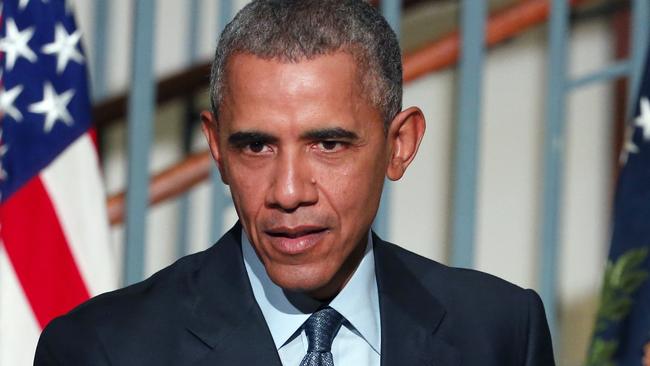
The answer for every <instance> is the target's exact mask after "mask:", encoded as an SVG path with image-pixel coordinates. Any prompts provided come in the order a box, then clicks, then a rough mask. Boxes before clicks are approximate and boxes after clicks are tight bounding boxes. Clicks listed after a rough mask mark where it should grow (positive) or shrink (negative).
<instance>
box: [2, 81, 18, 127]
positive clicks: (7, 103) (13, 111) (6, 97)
mask: <svg viewBox="0 0 650 366" xmlns="http://www.w3.org/2000/svg"><path fill="white" fill-rule="evenodd" d="M22 91H23V86H22V85H16V86H14V87H13V88H11V89H9V90H5V88H4V86H3V87H0V113H5V114H8V115H9V116H10V117H11V118H13V119H14V120H16V122H20V121H21V120H22V119H23V114H22V113H20V111H19V110H18V108H16V107H14V101H15V100H16V98H18V95H20V93H21V92H22Z"/></svg>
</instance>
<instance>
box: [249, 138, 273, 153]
mask: <svg viewBox="0 0 650 366" xmlns="http://www.w3.org/2000/svg"><path fill="white" fill-rule="evenodd" d="M269 149H270V148H269V146H268V145H267V144H265V143H264V142H261V141H257V142H252V143H250V144H248V145H246V146H245V150H248V151H249V152H252V153H254V154H259V153H262V152H265V151H269Z"/></svg>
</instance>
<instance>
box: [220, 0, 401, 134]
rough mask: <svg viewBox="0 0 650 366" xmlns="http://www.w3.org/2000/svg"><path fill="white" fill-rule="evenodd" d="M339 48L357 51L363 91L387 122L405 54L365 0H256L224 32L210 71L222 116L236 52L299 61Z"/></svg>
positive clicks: (395, 109) (397, 105) (395, 108)
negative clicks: (229, 75)
mask: <svg viewBox="0 0 650 366" xmlns="http://www.w3.org/2000/svg"><path fill="white" fill-rule="evenodd" d="M337 51H344V52H349V53H350V54H351V55H353V56H354V58H355V60H356V62H357V67H358V71H359V73H360V76H361V80H362V81H363V85H364V92H366V93H368V95H369V101H370V102H371V103H373V104H374V105H375V106H376V107H377V109H378V110H379V112H380V113H381V116H382V118H383V120H384V126H385V128H388V124H389V123H390V121H391V120H392V119H393V118H394V117H395V115H397V113H399V111H400V110H401V109H402V58H401V54H400V48H399V42H398V40H397V36H396V35H395V32H393V30H392V29H391V28H390V25H389V24H388V23H387V22H386V20H385V19H384V18H383V17H382V16H381V15H380V14H379V12H378V11H377V10H376V9H375V8H373V7H372V6H371V5H369V4H367V3H366V2H365V1H363V0H255V1H253V2H251V3H249V4H248V5H246V6H245V7H244V8H243V9H242V10H241V11H240V12H239V13H238V14H237V15H236V16H235V18H234V19H233V20H232V21H231V22H230V23H229V24H228V25H227V26H226V27H225V29H224V30H223V32H222V33H221V37H220V39H219V44H218V45H217V51H216V53H215V57H214V62H213V63H212V72H211V75H210V103H211V106H212V113H213V114H214V115H215V117H216V116H218V112H219V105H220V103H221V101H222V98H223V94H224V90H225V83H226V77H225V74H226V68H227V64H228V60H229V59H230V57H231V56H233V55H235V54H237V53H244V54H252V55H254V56H257V57H260V58H263V59H280V60H282V61H283V62H284V61H286V62H299V61H301V60H304V59H312V58H315V57H317V56H320V55H326V54H331V53H334V52H337Z"/></svg>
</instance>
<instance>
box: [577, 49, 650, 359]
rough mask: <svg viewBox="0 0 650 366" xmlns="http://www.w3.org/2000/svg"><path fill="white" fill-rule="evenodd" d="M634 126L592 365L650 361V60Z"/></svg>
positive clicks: (625, 154)
mask: <svg viewBox="0 0 650 366" xmlns="http://www.w3.org/2000/svg"><path fill="white" fill-rule="evenodd" d="M649 57H650V54H649ZM630 122H631V123H630V124H629V127H628V133H627V139H626V143H625V146H624V148H623V154H622V163H623V164H624V165H623V167H622V170H621V174H620V176H619V181H618V187H617V191H616V200H615V203H614V226H613V233H612V243H611V248H610V252H609V259H608V261H607V267H606V270H605V277H604V281H603V289H602V294H601V303H600V308H599V310H598V315H597V319H596V329H595V336H594V339H593V342H592V345H591V349H590V352H589V356H588V360H587V364H588V365H598V366H605V365H616V366H641V365H642V359H644V357H646V360H648V359H650V345H649V343H650V279H649V274H650V254H649V251H650V58H646V65H645V71H644V73H643V79H642V83H641V88H640V91H639V95H638V98H637V99H636V101H635V108H634V114H633V116H632V120H631V121H630ZM644 353H645V355H644ZM647 362H650V361H647ZM643 365H646V364H645V363H644V364H643Z"/></svg>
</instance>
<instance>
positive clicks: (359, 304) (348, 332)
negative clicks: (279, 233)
mask: <svg viewBox="0 0 650 366" xmlns="http://www.w3.org/2000/svg"><path fill="white" fill-rule="evenodd" d="M242 252H243V257H244V264H245V266H246V273H247V274H248V279H249V280H250V283H251V287H252V288H253V295H254V296H255V300H256V301H257V303H258V305H259V306H260V309H261V310H262V314H263V315H264V319H265V320H266V324H267V325H268V327H269V330H270V331H271V336H272V337H273V342H275V347H276V348H277V350H278V354H279V355H280V360H281V361H282V365H283V366H298V365H300V362H301V361H302V359H303V357H305V355H306V354H307V345H308V342H307V336H306V335H305V331H304V330H303V329H302V326H303V323H304V322H305V320H307V318H309V316H310V315H311V313H309V312H307V313H305V312H303V311H301V310H299V309H298V308H297V307H296V305H294V304H296V303H297V302H296V301H297V300H299V301H300V302H301V303H302V304H305V305H307V306H304V307H303V306H300V308H312V309H315V308H316V307H317V306H318V305H319V304H318V303H317V302H316V301H315V300H311V299H307V298H303V299H293V297H292V301H293V303H292V302H291V301H290V300H289V299H288V298H287V295H286V294H285V292H284V291H283V290H282V288H280V287H279V286H277V285H276V284H275V283H273V282H272V281H271V279H270V278H269V276H268V274H267V273H266V270H265V269H264V265H263V264H262V262H261V261H260V259H259V258H258V257H257V254H256V253H255V250H254V249H253V247H252V245H251V243H250V241H249V240H248V237H247V236H246V234H245V232H244V231H242ZM329 306H330V307H332V308H334V309H335V310H336V311H338V312H339V313H340V314H341V315H343V317H345V319H346V321H345V322H344V323H343V326H341V329H340V330H339V332H338V334H337V335H336V337H335V338H334V341H333V343H332V355H333V357H334V365H336V366H359V365H368V366H379V364H380V355H381V349H380V348H381V324H380V318H379V296H378V293H377V279H376V277H375V257H374V253H373V244H372V236H371V235H370V234H368V243H367V245H366V251H365V253H364V255H363V258H362V259H361V262H360V263H359V266H358V267H357V269H356V271H355V272H354V274H353V275H352V277H351V278H350V280H349V281H348V283H347V284H346V285H345V287H344V288H343V289H342V290H341V292H339V294H338V295H337V296H336V297H335V298H334V299H333V300H332V301H331V302H330V304H329Z"/></svg>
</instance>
